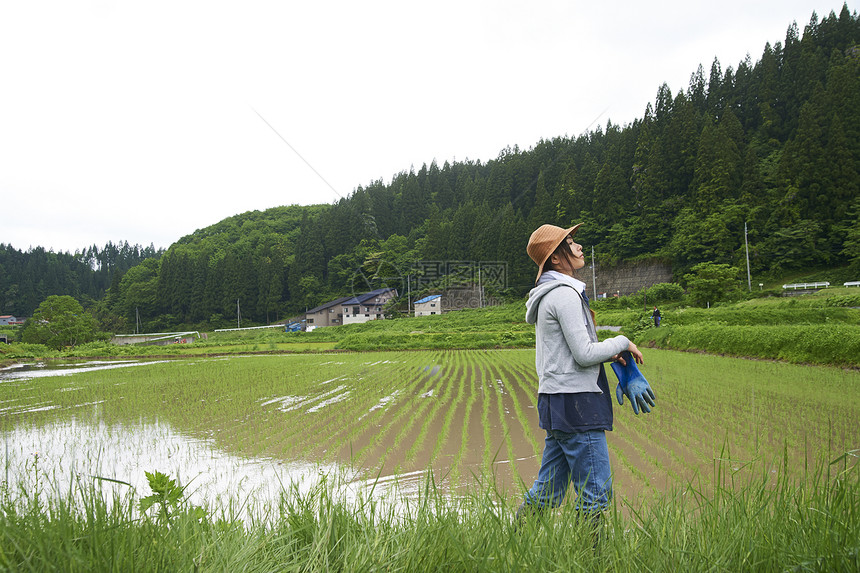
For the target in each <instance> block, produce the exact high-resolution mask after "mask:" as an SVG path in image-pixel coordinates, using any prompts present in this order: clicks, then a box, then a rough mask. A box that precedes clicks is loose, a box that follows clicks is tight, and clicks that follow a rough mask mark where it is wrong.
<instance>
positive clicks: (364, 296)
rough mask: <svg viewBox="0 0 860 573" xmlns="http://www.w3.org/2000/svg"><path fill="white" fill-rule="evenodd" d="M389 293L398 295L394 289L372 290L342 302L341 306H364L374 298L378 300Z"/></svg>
mask: <svg viewBox="0 0 860 573" xmlns="http://www.w3.org/2000/svg"><path fill="white" fill-rule="evenodd" d="M388 292H394V293H395V295H396V293H397V291H396V290H394V289H393V288H378V289H376V290H372V291H370V292H366V293H363V294H359V295H356V296H354V297H350V298H349V299H348V300H345V301H342V302H341V303H340V304H344V305H350V304H364V303H365V302H367V301H369V300H370V299H372V298H376V297H378V296H380V295H383V294H385V293H388Z"/></svg>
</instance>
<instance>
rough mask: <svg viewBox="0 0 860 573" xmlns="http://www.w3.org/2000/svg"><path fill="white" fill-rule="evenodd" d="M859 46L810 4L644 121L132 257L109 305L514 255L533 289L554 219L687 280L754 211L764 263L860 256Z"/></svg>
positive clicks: (182, 304) (228, 294)
mask: <svg viewBox="0 0 860 573" xmlns="http://www.w3.org/2000/svg"><path fill="white" fill-rule="evenodd" d="M762 41H764V39H762ZM858 43H860V21H859V20H858V16H857V14H856V12H854V13H851V12H850V11H849V10H848V8H847V6H843V8H842V10H841V11H840V13H839V14H835V13H831V14H829V15H828V16H827V17H826V18H824V19H823V20H819V18H818V17H817V16H815V15H814V14H813V16H812V18H811V19H810V22H809V23H808V24H807V25H806V26H805V27H804V28H803V29H802V30H801V29H799V28H798V27H797V26H796V25H791V26H789V28H788V30H787V33H786V37H785V39H784V40H783V41H780V42H777V43H775V44H773V45H771V44H766V45H765V46H764V50H763V52H762V53H761V55H760V57H759V58H758V59H757V60H756V61H755V62H754V61H753V60H752V58H750V57H747V58H746V59H745V60H744V61H741V62H737V63H734V64H732V65H725V66H724V65H723V63H721V62H718V61H716V60H715V61H714V62H713V63H711V64H710V67H709V68H706V67H702V66H700V67H699V69H698V70H694V71H692V74H691V77H690V82H689V85H688V86H672V87H670V86H668V85H665V84H664V85H663V86H659V88H658V89H657V90H656V91H657V93H656V99H655V102H654V103H653V104H649V105H648V107H647V109H646V110H645V111H644V115H643V117H642V118H640V119H637V120H635V121H634V122H633V123H632V124H629V125H623V126H621V125H615V124H612V123H608V124H607V125H606V126H605V127H598V128H596V129H595V130H593V131H588V132H586V133H583V134H581V135H578V136H574V137H557V138H554V139H551V140H545V141H540V142H538V143H536V144H535V145H534V146H533V147H532V148H531V149H528V150H523V149H518V148H513V149H505V150H503V151H502V152H501V153H500V154H499V156H498V157H497V158H496V159H494V160H491V161H487V162H480V161H467V162H455V163H448V162H445V163H444V164H443V165H441V166H440V165H438V164H437V163H435V162H433V163H430V164H429V165H424V166H423V167H421V168H420V169H419V170H417V171H415V170H410V171H404V172H401V173H399V174H397V175H395V176H394V177H393V178H392V180H391V182H390V183H384V182H383V181H378V182H374V183H371V184H369V185H367V186H363V187H359V188H357V189H356V190H355V191H354V192H353V193H352V194H351V195H350V196H349V197H348V198H347V199H342V200H340V201H338V202H337V203H335V204H332V205H319V206H313V207H298V206H292V207H278V208H275V209H269V210H267V211H265V212H251V213H245V214H242V215H237V216H235V217H231V218H229V219H227V220H225V221H222V222H220V223H218V224H216V225H213V226H211V227H208V228H205V229H202V230H198V231H196V232H195V233H193V234H191V235H189V236H187V237H185V238H183V239H182V240H180V241H179V242H177V243H176V244H174V245H173V246H171V247H170V249H168V251H167V252H166V253H165V254H164V255H163V256H162V257H161V258H160V260H155V259H153V260H149V261H144V262H143V263H142V264H141V265H138V266H137V267H135V268H132V269H131V270H130V271H129V272H128V273H126V274H125V276H124V277H123V279H122V281H121V282H120V283H119V284H118V285H116V288H114V289H111V293H110V297H109V299H108V303H107V304H106V308H107V309H108V310H109V311H110V312H112V313H115V314H117V315H121V316H122V317H124V319H125V320H126V321H127V324H131V325H133V324H134V313H135V310H137V312H139V313H140V316H141V318H142V320H143V321H144V325H145V327H149V328H152V329H160V328H167V327H170V326H176V325H179V324H185V325H201V327H202V326H204V325H212V326H216V325H218V324H219V323H220V322H222V321H225V320H227V319H230V320H235V316H236V308H237V302H239V303H240V305H241V313H242V317H243V319H245V320H251V321H256V322H261V323H262V322H267V321H272V320H275V319H276V318H283V317H284V316H286V315H289V314H290V313H295V312H298V311H304V310H305V309H306V308H308V307H312V306H315V305H316V304H319V303H321V302H324V301H327V300H330V299H331V298H334V297H337V296H341V295H346V294H351V293H352V292H354V291H355V290H356V288H357V286H358V287H361V286H362V284H367V283H372V282H373V279H374V277H393V278H392V279H391V281H389V282H390V283H391V282H392V281H393V283H395V284H398V285H400V284H404V283H402V282H401V283H398V282H397V281H398V280H399V279H400V278H401V277H403V276H406V275H408V274H410V273H411V272H412V271H413V266H412V265H413V263H414V262H415V261H505V262H507V264H508V275H507V284H508V287H509V290H510V292H512V293H518V294H522V293H524V292H525V291H526V290H527V289H528V288H529V287H530V286H531V285H532V281H533V280H534V276H533V264H532V263H531V261H530V260H529V259H528V257H527V256H526V253H525V244H526V241H527V240H528V236H529V234H530V233H531V231H532V230H533V229H534V228H536V227H537V226H538V225H540V224H542V223H547V222H549V223H555V224H558V225H569V224H572V223H574V222H582V223H583V226H582V228H581V229H580V231H579V235H578V237H579V238H580V239H581V242H582V243H583V244H585V245H586V248H587V250H588V251H590V247H591V246H594V248H595V251H596V254H597V258H598V260H599V261H603V262H610V261H612V260H629V259H634V258H647V257H657V258H661V259H663V260H669V261H671V262H672V264H673V266H674V268H675V271H676V273H678V274H679V275H680V274H681V273H683V271H684V270H685V269H688V268H689V267H690V266H692V265H693V264H695V263H697V262H700V261H714V262H720V263H731V264H734V265H738V266H742V265H744V264H745V260H744V258H745V257H744V223H745V222H746V223H747V225H748V230H749V234H748V237H749V248H750V264H751V266H752V268H753V271H754V272H755V273H757V274H760V273H763V272H767V271H774V270H786V269H794V268H798V269H800V268H806V267H809V266H815V267H821V266H826V265H838V264H844V263H845V262H847V261H849V260H853V261H854V262H855V264H856V265H857V266H858V268H860V228H858V222H857V221H858V218H860V46H858ZM655 87H656V86H655ZM455 136H456V134H452V137H455ZM356 281H358V283H362V281H364V283H362V284H357V282H356ZM398 288H400V289H401V290H402V287H401V286H398Z"/></svg>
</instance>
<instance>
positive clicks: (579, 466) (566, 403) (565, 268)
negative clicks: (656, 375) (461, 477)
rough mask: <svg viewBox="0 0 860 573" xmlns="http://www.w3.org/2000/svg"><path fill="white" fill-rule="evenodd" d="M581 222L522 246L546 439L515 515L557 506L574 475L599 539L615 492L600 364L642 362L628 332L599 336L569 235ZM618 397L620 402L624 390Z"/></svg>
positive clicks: (608, 404) (583, 514)
mask: <svg viewBox="0 0 860 573" xmlns="http://www.w3.org/2000/svg"><path fill="white" fill-rule="evenodd" d="M578 228H579V225H574V226H573V227H570V228H569V229H562V228H561V227H556V226H554V225H543V226H542V227H540V228H538V229H537V230H536V231H535V232H534V233H532V235H531V238H530V239H529V242H528V246H527V248H526V250H527V252H528V254H529V256H530V257H531V258H532V260H533V261H534V262H535V263H536V264H537V266H538V273H537V279H536V280H535V284H536V286H535V288H534V289H532V290H531V292H530V293H529V298H528V301H527V302H526V321H527V322H528V323H529V324H534V325H535V335H536V344H535V368H536V369H537V375H538V416H539V418H540V427H541V428H543V429H544V430H546V441H545V443H544V450H543V458H542V460H541V467H540V470H539V471H538V476H537V479H536V480H535V482H534V485H532V487H531V489H530V490H529V491H528V492H527V493H526V495H525V501H523V503H522V505H520V507H519V509H518V510H517V521H518V522H521V521H522V520H524V519H526V518H528V517H529V516H532V515H536V514H538V513H541V512H542V511H544V510H545V509H548V508H553V507H557V506H558V505H559V504H561V502H562V500H563V499H564V496H565V493H566V492H567V488H568V486H569V484H570V483H571V481H572V483H573V487H574V489H575V490H576V493H577V494H578V496H579V497H578V499H577V509H578V511H579V514H578V515H579V516H580V519H585V520H587V521H588V523H590V524H591V525H592V526H593V527H594V531H595V543H596V541H597V535H598V531H599V529H598V528H599V525H600V519H601V512H602V511H603V510H604V509H606V508H607V507H608V506H609V502H610V499H611V497H612V474H611V470H610V467H609V448H608V447H607V444H606V433H605V432H607V431H611V430H612V398H611V394H610V392H609V382H608V380H607V378H606V371H605V369H604V367H603V362H606V361H610V360H617V361H619V363H622V364H626V362H625V361H624V359H623V358H621V357H620V356H619V354H620V353H621V352H623V351H630V355H632V357H633V358H634V359H635V362H638V363H640V364H641V363H642V353H641V352H640V351H639V349H638V348H637V347H636V345H635V344H633V343H632V342H631V341H630V340H628V339H627V338H626V337H625V336H615V337H613V338H608V339H606V340H604V341H602V342H598V341H597V331H596V329H595V326H594V315H593V313H592V312H591V309H590V307H589V302H588V297H587V296H586V295H585V283H584V282H582V281H580V280H579V279H577V278H575V276H574V275H575V273H576V271H577V270H579V269H581V268H582V267H584V266H585V257H584V256H583V254H582V245H579V244H577V243H575V242H574V241H573V236H574V234H575V233H576V231H577V229H578ZM645 385H646V386H647V382H645ZM628 390H631V394H633V395H631V394H627V396H628V398H630V400H631V401H632V402H633V403H634V404H636V403H637V402H636V400H637V399H638V400H640V402H639V404H640V405H642V404H644V402H642V400H643V399H644V400H647V401H648V402H649V403H650V404H651V405H653V398H650V397H644V398H643V395H644V390H643V389H642V387H641V386H628ZM648 390H649V391H650V388H648ZM639 392H641V394H642V395H640V394H639ZM617 396H618V398H619V403H620V402H621V400H622V394H621V393H620V392H619V393H618V394H617ZM642 407H643V409H644V410H645V411H650V409H648V408H647V406H642ZM636 411H637V412H638V410H636Z"/></svg>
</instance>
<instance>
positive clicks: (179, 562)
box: [0, 452, 860, 571]
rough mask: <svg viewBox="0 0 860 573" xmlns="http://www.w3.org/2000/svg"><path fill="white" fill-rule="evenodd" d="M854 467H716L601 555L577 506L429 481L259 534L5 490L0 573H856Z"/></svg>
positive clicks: (87, 496)
mask: <svg viewBox="0 0 860 573" xmlns="http://www.w3.org/2000/svg"><path fill="white" fill-rule="evenodd" d="M855 453H856V452H855ZM850 457H851V456H849V455H846V456H843V457H842V458H840V459H839V460H836V461H835V462H833V463H831V464H829V465H827V466H820V467H818V468H817V470H816V471H815V472H814V475H812V476H810V475H798V474H803V473H805V470H800V471H799V472H792V471H790V470H789V469H788V468H787V467H785V465H780V466H779V467H776V468H766V467H764V465H763V466H762V467H761V468H760V470H761V471H760V472H758V476H757V477H748V478H745V479H746V480H747V482H746V483H744V484H739V483H733V484H731V483H730V482H732V481H733V479H732V478H733V476H734V474H733V470H732V469H731V468H729V467H728V466H723V465H722V464H717V465H716V467H715V472H716V473H718V474H720V475H719V476H717V477H716V479H715V480H714V481H715V482H716V483H719V484H726V486H725V487H722V486H721V487H717V488H715V489H714V490H713V491H712V492H711V493H709V494H704V493H702V492H701V491H699V490H698V489H697V488H696V487H695V486H694V485H692V484H690V485H688V486H687V487H686V488H684V489H680V490H675V491H672V492H670V493H668V494H665V495H664V496H662V497H661V498H659V499H657V500H652V501H649V502H648V503H647V505H646V504H640V505H639V506H634V505H629V506H628V507H623V508H622V507H614V508H613V509H612V510H610V511H608V512H607V513H606V515H605V519H604V520H603V525H602V527H601V530H600V536H599V541H598V543H597V546H596V548H595V546H594V545H593V538H592V534H591V531H589V530H587V529H586V527H587V526H586V525H585V524H581V523H580V522H578V521H577V520H576V519H575V512H576V508H575V504H572V503H569V504H566V505H565V506H564V507H562V508H561V509H558V510H556V511H554V512H551V513H549V514H547V515H544V516H542V517H540V518H535V520H534V521H530V522H525V523H522V524H519V525H517V524H515V523H514V520H513V517H512V516H513V507H515V503H517V502H518V500H511V499H507V498H504V497H503V496H501V495H500V494H498V493H497V492H496V491H495V490H494V489H492V488H491V487H487V488H486V489H483V490H476V492H474V493H472V494H469V495H467V496H464V497H460V498H450V497H448V496H446V495H444V494H442V493H440V492H439V490H437V489H436V488H435V486H434V483H433V482H432V481H430V480H428V481H427V482H425V485H424V487H423V491H422V492H421V495H420V496H418V498H417V499H413V500H412V501H409V502H406V503H405V504H399V505H397V504H395V505H392V504H387V503H385V501H384V500H380V499H374V497H373V494H370V495H369V496H366V497H364V498H359V499H358V500H357V501H351V502H344V501H341V500H340V499H339V498H338V496H337V494H336V493H335V492H336V487H335V485H334V484H332V483H331V482H326V481H323V482H322V483H321V484H320V485H319V486H318V487H317V488H315V489H313V490H312V491H310V492H308V493H301V492H299V491H297V490H296V489H291V488H287V489H286V490H285V491H284V493H283V496H282V497H281V500H280V502H279V504H278V506H277V507H276V508H274V510H273V511H272V512H271V513H270V516H269V518H267V519H263V520H259V521H257V522H254V523H250V524H243V523H242V522H240V521H234V520H231V519H230V516H229V515H217V511H216V512H213V510H212V509H207V510H206V511H205V513H201V512H200V511H197V509H196V508H189V510H188V511H184V510H183V508H182V506H181V504H178V505H177V506H176V507H175V508H174V509H173V511H172V512H171V515H170V518H169V519H167V520H164V519H158V518H155V517H151V516H149V515H147V514H140V512H139V510H138V501H139V500H137V499H136V498H135V497H134V496H133V495H131V494H128V495H127V496H125V497H122V496H119V495H118V494H114V498H113V499H112V500H106V499H105V497H104V496H103V495H102V494H101V493H100V490H99V489H98V487H97V486H96V485H93V482H88V483H89V484H90V485H82V484H81V483H79V484H78V485H77V486H76V487H77V488H79V489H80V492H78V493H80V494H82V495H79V496H74V497H76V498H78V499H80V500H82V501H79V502H77V503H78V505H75V506H73V505H71V504H69V503H67V502H65V501H63V500H62V499H56V500H54V499H48V498H45V497H44V496H40V495H38V494H37V492H28V491H16V490H15V487H14V486H12V487H11V488H10V487H9V485H8V484H7V485H6V487H5V488H4V490H3V491H2V502H0V569H3V570H11V571H55V570H56V571H79V570H88V571H154V570H170V571H192V570H193V571H224V570H244V571H333V570H334V571H340V570H342V571H371V570H386V571H428V570H445V571H513V570H526V571H527V570H535V571H547V570H549V571H554V570H558V571H786V570H794V571H857V570H858V567H860V479H858V475H860V470H858V466H857V465H856V464H855V463H854V461H855V459H849V458H850ZM774 472H775V473H774ZM798 478H799V479H798ZM95 483H96V484H97V483H98V482H95ZM191 509H193V510H194V511H192V510H191Z"/></svg>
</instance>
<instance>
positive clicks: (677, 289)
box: [645, 283, 684, 304]
mask: <svg viewBox="0 0 860 573" xmlns="http://www.w3.org/2000/svg"><path fill="white" fill-rule="evenodd" d="M645 294H646V295H647V297H648V302H650V303H655V304H656V303H663V302H675V301H679V300H681V297H682V296H684V288H683V287H682V286H681V285H679V284H676V283H657V284H655V285H653V286H652V287H651V288H649V289H648V290H646V291H645Z"/></svg>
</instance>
